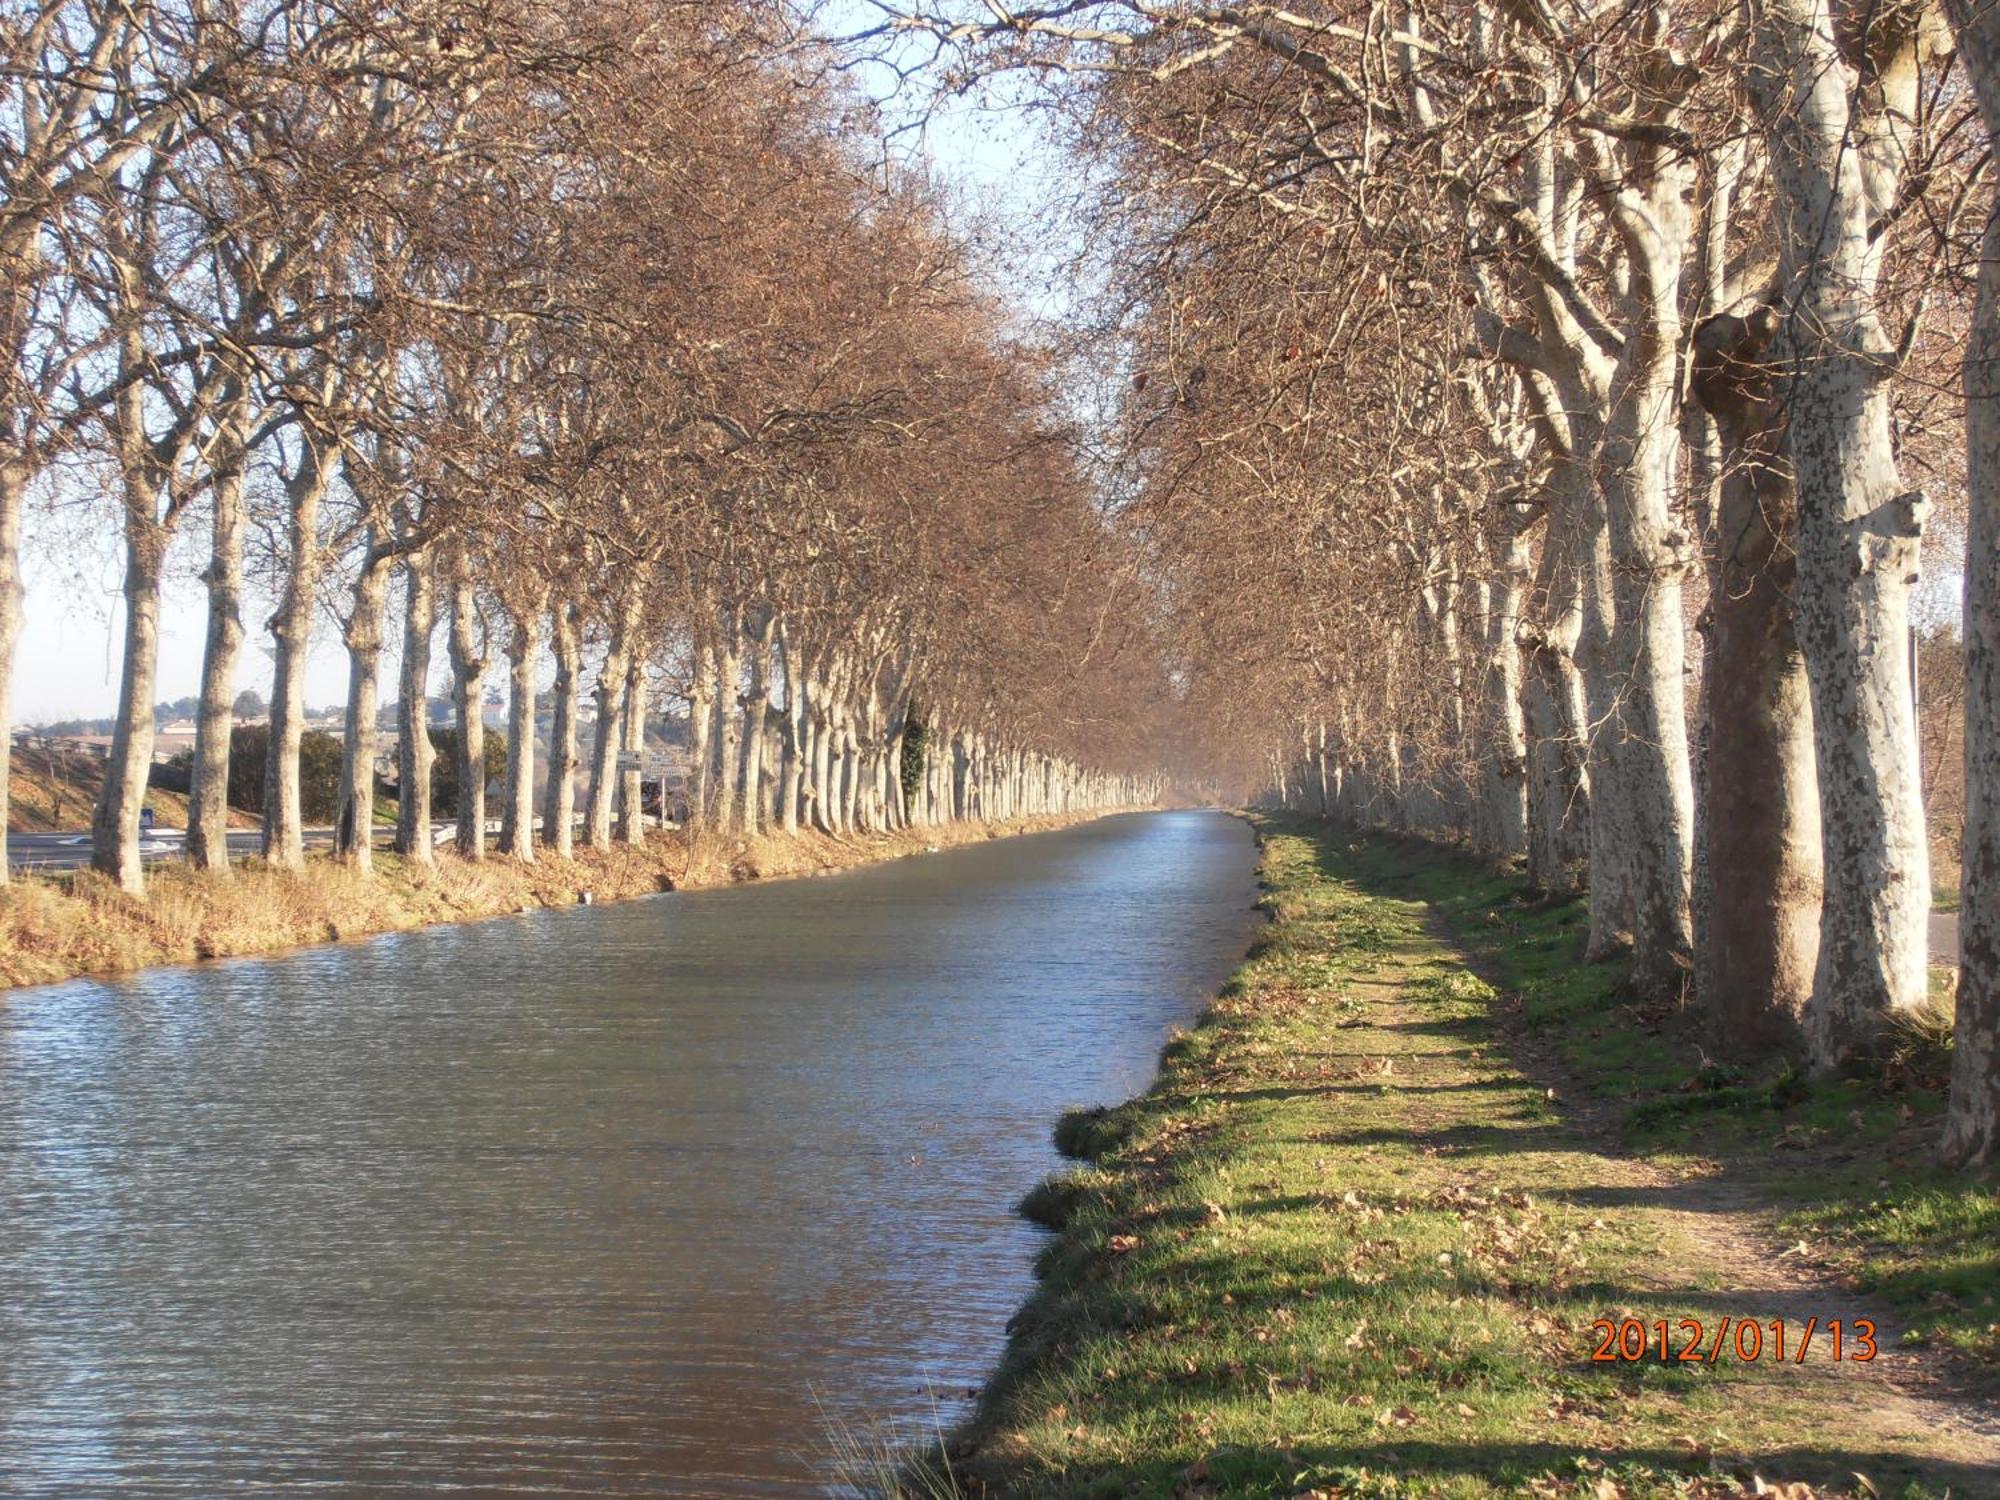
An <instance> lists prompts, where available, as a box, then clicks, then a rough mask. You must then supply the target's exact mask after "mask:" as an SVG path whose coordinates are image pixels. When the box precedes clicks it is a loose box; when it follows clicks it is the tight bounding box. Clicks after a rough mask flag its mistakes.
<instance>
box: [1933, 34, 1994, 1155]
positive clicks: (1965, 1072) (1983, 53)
mask: <svg viewBox="0 0 2000 1500" xmlns="http://www.w3.org/2000/svg"><path fill="white" fill-rule="evenodd" d="M1948 8H1949V10H1950V13H1951V17H1952V21H1953V23H1954V25H1955V26H1956V27H1957V29H1958V41H1959V49H1960V56H1961V58H1962V59H1963V61H1964V64H1965V70H1966V75H1967V77H1968V78H1970V79H1971V81H1972V86H1973V90H1974V92H1975V93H1976V94H1977V95H1978V98H1979V105H1980V111H1981V113H1982V115H1983V116H1984V118H1985V124H1986V134H1987V140H1988V144H1989V145H1991V146H2000V11H1995V10H1994V8H1993V7H1992V6H1991V5H1986V4H1981V3H1978V0H1948ZM1965 456H1966V476H1967V480H1968V488H1969V490H1970V492H1971V508H1970V514H1969V517H1968V524H1967V527H1966V539H1965V626H1964V628H1965V833H1964V844H1963V848H1962V850H1961V853H1960V861H1961V868H1962V874H1961V877H1960V878H1961V882H1962V884H1961V887H1960V894H1959V918H1958V965H1959V967H1958V1002H1957V1007H1958V1014H1957V1029H1956V1038H1955V1041H1954V1044H1953V1047H1952V1059H1951V1103H1950V1107H1949V1109H1948V1111H1947V1113H1946V1116H1945V1128H1944V1139H1943V1141H1942V1143H1941V1145H1940V1155H1941V1156H1942V1158H1943V1159H1944V1161H1945V1162H1946V1163H1947V1164H1948V1165H1951V1166H1961V1167H1977V1166H1980V1165H1983V1164H1985V1163H1989V1162H1991V1161H1993V1160H1994V1159H1996V1158H2000V771H1996V769H1995V768H1996V767H2000V216H1996V217H1993V218H1990V219H1989V220H1988V221H1987V225H1986V237H1985V241H1984V244H1983V253H1982V254H1981V256H1980V261H1979V294H1978V301H1977V304H1976V306H1975V308H1974V311H1973V317H1972V330H1971V337H1970V338H1969V339H1968V340H1967V343H1966V347H1965Z"/></svg>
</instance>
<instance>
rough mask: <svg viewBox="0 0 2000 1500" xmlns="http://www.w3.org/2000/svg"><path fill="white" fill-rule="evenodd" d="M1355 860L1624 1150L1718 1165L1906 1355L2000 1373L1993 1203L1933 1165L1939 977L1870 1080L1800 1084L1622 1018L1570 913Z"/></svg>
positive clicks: (1416, 851) (1523, 896)
mask: <svg viewBox="0 0 2000 1500" xmlns="http://www.w3.org/2000/svg"><path fill="white" fill-rule="evenodd" d="M1352 858H1353V860H1354V864H1353V869H1354V871H1355V878H1356V879H1357V880H1359V881H1361V882H1363V883H1364V884H1365V885H1366V886H1367V887H1368V888H1369V889H1371V890H1378V891H1391V890H1393V891H1397V892H1399V893H1402V894H1404V895H1407V896H1414V897H1417V898H1419V899H1422V900H1424V901H1425V902H1427V903H1429V904H1430V905H1431V906H1432V908H1433V909H1434V910H1435V911H1437V912H1438V914H1439V915H1440V916H1442V917H1443V918H1444V920H1445V921H1446V922H1447V923H1448V924H1449V925H1450V927H1451V929H1452V931H1453V932H1454V933H1455V934H1457V935H1458V936H1459V938H1460V940H1461V941H1462V942H1463V943H1464V944H1465V945H1466V947H1467V948H1468V949H1469V950H1470V951H1471V952H1472V954H1473V955H1474V956H1475V958H1476V959H1477V960H1478V961H1479V963H1480V966H1481V967H1482V969H1483V970H1484V971H1485V972H1487V973H1490V974H1493V975H1494V976H1495V977H1496V978H1497V979H1499V981H1500V982H1501V983H1502V985H1503V986H1504V987H1505V988H1506V989H1507V991H1508V992H1509V996H1510V1003H1517V1004H1518V1005H1519V1007H1520V1014H1521V1018H1522V1021H1523V1024H1524V1026H1525V1027H1526V1028H1527V1030H1528V1032H1529V1034H1530V1035H1531V1036H1534V1037H1537V1038H1539V1039H1540V1040H1542V1041H1543V1042H1545V1043H1547V1044H1549V1045H1551V1046H1553V1048H1554V1049H1555V1051H1556V1052H1557V1053H1558V1055H1559V1056H1560V1057H1561V1059H1562V1062H1563V1065H1564V1067H1565V1069H1566V1070H1567V1071H1568V1072H1569V1073H1570V1074H1571V1075H1572V1076H1573V1077H1574V1078H1576V1079H1577V1080H1578V1082H1579V1083H1580V1084H1581V1085H1582V1086H1583V1087H1584V1088H1586V1089H1587V1090H1589V1091H1590V1092H1591V1093H1592V1094H1593V1095H1595V1096H1596V1097H1597V1099H1598V1100H1600V1101H1601V1102H1605V1103H1609V1104H1613V1105H1615V1106H1616V1107H1617V1108H1618V1109H1619V1111H1620V1113H1621V1118H1622V1123H1623V1126H1624V1130H1625V1134H1626V1138H1627V1140H1628V1142H1629V1143H1630V1144H1631V1145H1632V1146H1634V1147H1635V1148H1637V1149H1640V1150H1643V1151H1644V1152H1645V1153H1646V1154H1647V1155H1648V1156H1651V1157H1654V1158H1658V1159H1672V1160H1678V1161H1680V1162H1684V1163H1690V1164H1703V1165H1705V1166H1716V1165H1719V1166H1720V1167H1721V1168H1722V1170H1723V1172H1724V1174H1725V1175H1726V1176H1728V1177H1729V1178H1730V1179H1731V1180H1732V1183H1733V1185H1735V1186H1737V1187H1738V1189H1739V1190H1742V1191H1748V1192H1751V1193H1752V1194H1753V1195H1754V1196H1756V1197H1758V1198H1760V1199H1763V1200H1766V1201H1768V1202H1769V1203H1770V1204H1771V1205H1773V1207H1774V1208H1775V1209H1776V1211H1777V1214H1778V1228H1779V1230H1780V1231H1781V1232H1782V1233H1783V1235H1784V1237H1785V1238H1786V1239H1787V1241H1803V1242H1805V1243H1806V1244H1807V1245H1808V1247H1809V1249H1810V1250H1811V1251H1812V1252H1813V1254H1814V1256H1815V1258H1818V1259H1822V1260H1830V1261H1832V1262H1834V1263H1836V1264H1837V1265H1839V1266H1840V1267H1841V1268H1843V1269H1844V1270H1846V1271H1847V1272H1849V1273H1851V1274H1852V1275H1854V1276H1855V1277H1856V1278H1857V1280H1858V1283H1859V1284H1860V1286H1862V1287H1863V1288H1864V1289H1865V1290H1868V1291H1871V1292H1875V1293H1879V1294H1880V1295H1881V1296H1882V1297H1883V1298H1884V1299H1885V1300H1887V1301H1888V1302H1890V1303H1891V1304H1892V1305H1893V1306H1895V1307H1896V1308H1897V1309H1898V1311H1899V1312H1901V1313H1902V1314H1903V1315H1904V1316H1905V1317H1907V1318H1908V1320H1909V1325H1908V1334H1909V1336H1910V1338H1911V1339H1912V1341H1928V1342H1937V1343H1942V1344H1945V1345H1948V1346H1950V1347H1952V1348H1954V1349H1956V1350H1958V1351H1959V1352H1961V1353H1962V1354H1964V1355H1966V1356H1969V1357H1970V1358H1972V1359H1974V1360H1976V1361H1978V1362H1980V1363H1982V1364H1984V1365H1986V1366H1989V1367H2000V1233H1996V1232H1995V1231H1996V1229H2000V1195H1996V1191H1995V1185H1994V1181H1993V1178H1992V1176H1991V1175H1990V1174H1989V1175H1987V1176H1985V1177H1983V1178H1979V1179H1968V1178H1966V1177H1965V1176H1963V1175H1962V1174H1957V1173H1951V1172H1945V1171H1942V1170H1940V1169H1939V1168H1938V1167H1937V1166H1936V1165H1935V1163H1934V1162H1933V1160H1932V1157H1931V1152H1932V1149H1933V1147H1934V1146H1935V1143H1936V1141H1937V1137H1938V1132H1939V1128H1940V1120H1941V1117H1942V1115H1943V1111H1944V1106H1945V1089H1946V1086H1947V1081H1948V1078H1949V1074H1950V1067H1951V1062H1950V1035H1951V1020H1950V988H1949V979H1950V975H1949V972H1948V971H1945V970H1933V986H1932V997H1931V1002H1930V1006H1929V1007H1928V1008H1927V1009H1925V1010H1923V1011H1919V1012H1917V1013H1916V1014H1914V1015H1912V1016H1910V1017H1907V1018H1904V1019H1903V1020H1901V1021H1900V1022H1899V1024H1898V1026H1897V1028H1896V1032H1895V1041H1894V1045H1893V1046H1892V1049H1891V1052H1890V1056H1889V1060H1888V1066H1887V1068H1886V1070H1885V1071H1884V1072H1883V1073H1882V1074H1881V1075H1880V1076H1876V1077H1872V1078H1850V1079H1840V1080H1835V1081H1827V1082H1818V1081H1810V1082H1809V1081H1808V1080H1806V1079H1804V1078H1802V1077H1800V1076H1798V1074H1797V1073H1796V1072H1795V1071H1794V1069H1793V1066H1792V1065H1791V1064H1790V1063H1788V1062H1786V1061H1784V1060H1782V1059H1781V1060H1776V1061H1768V1062H1765V1063H1762V1064H1759V1065H1753V1066H1748V1067H1738V1066H1734V1065H1732V1062H1731V1060H1730V1059H1727V1058H1725V1057H1720V1056H1718V1055H1717V1054H1716V1049H1715V1046H1714V1044H1713V1043H1712V1042H1710V1041H1709V1040H1708V1038H1707V1037H1706V1036H1705V1034H1704V1033H1703V1030H1702V1027H1701V1024H1700V1018H1699V1016H1698V1015H1696V1014H1694V1013H1692V1012H1691V1011H1679V1010H1674V1009H1666V1010H1662V1009H1659V1008H1648V1007H1645V1006H1641V1005H1639V1004H1637V1003H1635V1002H1633V1001H1632V1000H1631V999H1630V997H1629V996H1627V995H1626V994H1625V992H1624V990H1623V987H1622V984H1621V971H1622V965H1621V963H1620V962H1619V961H1618V960H1617V959H1610V960H1606V961H1604V962H1602V963H1596V964H1584V963H1580V962H1578V961H1577V954H1578V953H1579V951H1580V950H1581V947H1582V942H1583V934H1584V929H1585V926H1586V922H1587V918H1586V914H1585V911H1584V908H1583V905H1582V903H1581V902H1571V903H1567V904H1555V905H1551V904H1549V903H1547V902H1544V901H1541V900H1539V899H1537V898H1535V897H1534V896H1533V895H1531V894H1530V893H1529V892H1528V891H1527V890H1526V889H1525V887H1524V886H1523V885H1522V883H1521V882H1520V881H1518V880H1516V879H1513V878H1511V877H1508V876H1504V875H1495V874H1493V873H1491V872H1489V871H1485V870H1483V869H1481V868H1480V867H1479V866H1477V865H1476V864H1474V863H1473V862H1472V861H1470V860H1467V859H1464V858H1462V857H1460V856H1457V855H1455V854H1452V853H1449V852H1444V851H1440V850H1437V849H1435V848H1432V847H1427V846H1424V845H1421V844H1417V843H1415V842H1402V841H1389V840H1377V841H1372V842H1370V843H1369V844H1368V845H1367V846H1366V847H1365V848H1364V849H1362V850H1361V851H1359V852H1358V853H1356V854H1355V855H1354V856H1352Z"/></svg>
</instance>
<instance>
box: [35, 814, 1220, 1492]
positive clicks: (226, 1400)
mask: <svg viewBox="0 0 2000 1500" xmlns="http://www.w3.org/2000/svg"><path fill="white" fill-rule="evenodd" d="M1253 860H1254V855H1253V849H1252V843H1251V838H1250V835H1249V832H1248V830H1247V829H1246V828H1245V826H1244V825H1243V824H1242V823H1240V822H1238V821H1237V820H1235V819H1233V818H1228V817H1224V816H1222V815H1220V814H1215V813H1164V814H1148V815H1137V816H1128V817H1118V818H1111V819H1106V820H1104V821H1101V822H1098V823H1093V824H1088V825H1085V826H1082V827H1079V828H1075V829H1070V830H1067V831H1064V832H1061V833H1054V834H1044V835H1038V836H1035V837H1031V838H1020V839H1008V840H996V841H993V842H989V843H985V844H981V845H978V846H975V847H969V848H964V849H958V850H950V851H946V852H944V853H941V854H936V855H931V856H926V857H923V858H918V859H911V860H904V861H899V862H897V863H894V864H889V865H882V866H876V867H874V868H870V869H865V870H858V871H854V872H850V873H847V874H843V875H839V876H834V877H829V878H826V879H821V880H803V881H789V882H782V883H774V884H770V885H753V886H746V887H737V888H732V889H726V890H717V891H707V892H694V893H685V894H677V895H671V896H665V897H660V898H658V899H655V900H648V901H640V902H633V903H629V904H626V905H621V906H608V907H597V908H591V909H584V910H573V911H565V912H544V913H538V914H536V915H532V916H526V917H521V918H510V919H505V920H502V921H497V922H483V923H478V924H474V925H469V926H461V927H448V928H435V929H431V930H428V931H424V932H419V933H409V934H402V935H398V936H393V937H387V938H379V939H374V940H371V941H369V942H366V943H361V944H353V945H346V946H340V947H331V948H322V949H314V950H309V951H306V952H301V953H298V954H295V955H291V956H288V957H285V958H281V959H274V960H256V961H241V962H233V963H226V964H211V965H205V966H202V967H199V968H193V969H176V970H158V971H154V972H151V973H147V974H143V975H139V976H136V977H133V978H131V979H127V980H122V981H118V982H114V983H97V982H79V983H74V984H67V985H60V986H53V987H50V988H46V989H40V990H30V991H22V992H19V993H17V994H15V995H12V996H9V997H0V1492H5V1493H7V1494H10V1495H41V1494H77V1495H86V1494H87V1495H96V1494H102V1493H104V1492H105V1491H106V1490H108V1489H113V1488H123V1489H124V1490H126V1491H127V1492H132V1493H148V1494H153V1493H157V1494H177V1495H204V1496H205V1495H213V1494H217V1493H219V1492H221V1491H223V1490H224V1489H226V1488H243V1489H257V1488H263V1487H268V1488H270V1489H274V1490H282V1491H285V1492H288V1493H296V1492H299V1491H302V1490H307V1489H310V1488H313V1487H321V1488H324V1489H325V1490H327V1491H329V1492H331V1493H338V1494H350V1493H355V1492H367V1493H394V1492H397V1491H420V1492H429V1491H435V1490H437V1489H439V1488H442V1487H446V1486H458V1487H463V1488H466V1489H468V1490H470V1491H472V1492H475V1493H480V1492H483V1493H543V1494H599V1495H602V1494H642V1493H643V1494H687V1495H702V1494H713V1495H729V1494H772V1493H787V1492H798V1493H810V1492H812V1491H814V1490H815V1489H816V1488H819V1487H820V1486H821V1485H823V1483H824V1476H825V1473H826V1460H825V1448H826V1432H827V1430H828V1427H829V1425H830V1424H831V1425H838V1426H841V1427H844V1428H847V1429H850V1430H855V1431H862V1430H866V1429H867V1428H868V1427H869V1426H870V1425H871V1424H875V1423H883V1422H889V1423H893V1422H898V1421H900V1422H902V1423H904V1424H906V1425H907V1424H911V1423H919V1424H929V1423H932V1422H939V1423H948V1422H949V1421H951V1420H952V1419H953V1418H954V1417H955V1416H956V1415H958V1413H959V1411H960V1410H961V1409H962V1403H963V1398H964V1396H965V1394H966V1393H967V1390H968V1388H969V1387H971V1386H973V1385H976V1384H977V1383H978V1382H979V1381H980V1380H981V1379H982V1378H983V1376H984V1375H985V1373H986V1372H987V1371H988V1370H989V1369H990V1368H991V1365H992V1362H993V1360H994V1358H995V1356H996V1355H997V1354H998V1352H999V1349H1000V1346H1001V1343H1002V1340H1003V1337H1004V1333H1003V1329H1004V1325H1005V1323H1006V1320H1007V1319H1008V1317H1010V1316H1011V1315H1012V1314H1013V1312H1014V1311H1015V1309H1016V1308H1017V1307H1018V1306H1019V1304H1020V1302H1021V1300H1022V1299H1023V1297H1024V1296H1025V1295H1026V1293H1027V1292H1028V1290H1029V1287H1030V1284H1031V1283H1030V1276H1029V1264H1030V1262H1031V1259H1032V1257H1033V1254H1034V1251H1035V1249H1036V1247H1037V1245H1038V1243H1039V1239H1040V1234H1039V1232H1038V1231H1036V1230H1034V1229H1032V1228H1031V1227H1029V1226H1028V1225H1026V1224H1024V1223H1022V1222H1021V1221H1020V1220H1018V1219H1016V1218H1014V1217H1013V1216H1012V1214H1011V1213H1010V1208H1011V1205H1012V1204H1013V1203H1014V1202H1015V1201H1016V1200H1017V1199H1018V1198H1019V1196H1020V1195H1021V1193H1022V1192H1023V1191H1024V1190H1025V1189H1026V1188H1027V1187H1029V1186H1030V1185H1031V1184H1032V1183H1033V1182H1034V1181H1035V1180H1036V1179H1037V1178H1038V1177H1039V1176H1041V1175H1042V1174H1043V1173H1044V1172H1046V1171H1048V1170H1049V1169H1050V1168H1051V1167H1053V1166H1054V1165H1055V1164H1056V1158H1055V1156H1054V1153H1053V1152H1052V1151H1051V1149H1050V1148H1049V1145H1048V1132H1049V1126H1050V1124H1051V1122H1052V1120H1053V1118H1054V1116H1055V1114H1056V1113H1057V1111H1058V1110H1060V1109H1061V1108H1063V1107H1064V1106H1067V1105H1071V1104H1077V1103H1087V1102H1094V1101H1111V1100H1115V1099H1118V1098H1121V1097H1123V1096H1125V1095H1127V1094H1130V1093H1132V1092H1135V1091H1136V1090H1138V1089H1140V1088H1143V1087H1144V1086H1145V1084H1146V1083H1147V1081H1148V1080H1149V1079H1150V1077H1151V1075H1152V1072H1153V1068H1154V1064H1155V1061H1156V1058H1157V1055H1158V1049H1159V1046H1160V1043H1161V1041H1162V1040H1163V1038H1164V1036H1165V1034H1166V1033H1167V1032H1168V1030H1169V1029H1170V1028H1171V1027H1172V1026H1174V1025H1175V1024H1176V1023H1181V1022H1185V1021H1186V1020H1188V1019H1189V1018H1190V1017H1191V1016H1192V1015H1193V1014H1194V1013H1195V1012H1196V1011H1197V1010H1198V1009H1199V1008H1200V1004H1201V1002H1202V999H1203V998H1204V997H1205V996H1206V995H1207V994H1209V993H1211V992H1212V991H1213V989H1214V988H1215V986H1216V985H1217V984H1218V983H1219V981H1220V980H1221V979H1222V977H1223V976H1224V975H1225V974H1226V973H1227V971H1228V969H1229V968H1230V966H1231V965H1232V964H1233V963H1234V961H1235V960H1236V958H1237V957H1238V956H1239V955H1240V954H1241V952H1242V948H1243V945H1244V941H1245V939H1246V937H1247V934H1248V931H1249V927H1250V923H1251V920H1252V919H1251V912H1250V902H1251V899H1252V896H1253V891H1252V887H1251V867H1252V864H1253Z"/></svg>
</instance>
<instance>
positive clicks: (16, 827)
mask: <svg viewBox="0 0 2000 1500" xmlns="http://www.w3.org/2000/svg"><path fill="white" fill-rule="evenodd" d="M103 780H104V762H103V761H101V760H98V759H96V758H95V757H94V756H89V755H83V754H80V753H78V752H76V751H71V750H62V749H50V748H47V747H44V746H41V745H16V746H15V747H14V753H13V757H12V760H11V763H10V765H9V768H8V777H7V831H8V832H9V833H62V832H66V831H68V830H70V829H76V828H87V827H89V826H90V810H91V808H92V807H93V806H95V805H96V802H97V790H98V787H99V786H100V785H102V783H103ZM146 806H147V807H149V808H151V809H152V810H153V816H154V817H156V818H158V819H159V821H160V826H161V827H162V828H185V827H187V798H186V797H184V796H182V795H181V794H180V793H178V792H168V791H162V790H161V789H160V788H159V787H149V788H147V791H146ZM229 826H230V827H231V828H255V827H256V826H257V819H256V817H255V816H253V815H252V814H250V813H247V812H244V811H242V810H241V809H238V808H231V809H230V810H229Z"/></svg>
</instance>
